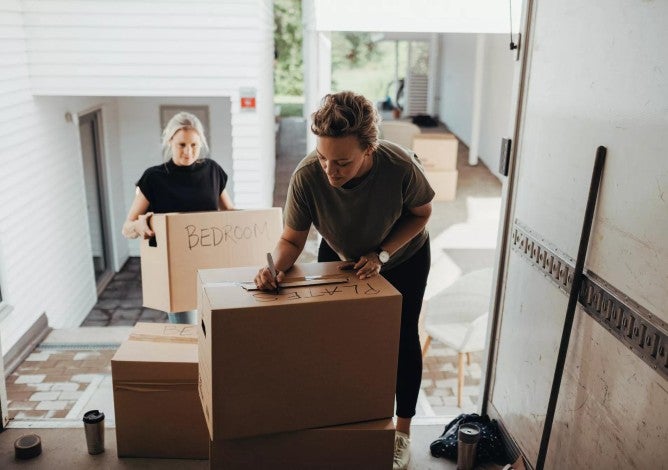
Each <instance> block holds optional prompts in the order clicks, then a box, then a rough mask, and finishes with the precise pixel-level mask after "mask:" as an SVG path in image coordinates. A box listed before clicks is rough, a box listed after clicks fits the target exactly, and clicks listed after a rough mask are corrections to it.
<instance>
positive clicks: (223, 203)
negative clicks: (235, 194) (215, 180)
mask: <svg viewBox="0 0 668 470" xmlns="http://www.w3.org/2000/svg"><path fill="white" fill-rule="evenodd" d="M218 209H220V210H221V211H231V210H234V203H233V202H232V198H231V197H230V195H229V194H227V190H226V189H223V192H222V193H220V199H219V200H218Z"/></svg>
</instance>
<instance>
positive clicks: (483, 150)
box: [438, 34, 515, 176]
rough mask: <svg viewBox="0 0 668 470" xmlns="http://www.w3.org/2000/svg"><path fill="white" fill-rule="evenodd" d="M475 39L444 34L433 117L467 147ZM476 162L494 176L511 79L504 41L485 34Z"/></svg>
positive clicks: (506, 118)
mask: <svg viewBox="0 0 668 470" xmlns="http://www.w3.org/2000/svg"><path fill="white" fill-rule="evenodd" d="M477 36H478V35H476V34H443V35H441V43H440V50H441V56H440V63H441V71H440V76H441V82H440V89H439V96H440V103H439V107H438V115H439V118H440V120H441V121H442V122H444V123H445V124H446V125H447V126H448V127H449V128H450V130H451V131H452V132H453V133H454V134H456V135H457V137H459V138H460V139H461V140H462V141H463V142H464V143H465V144H466V145H467V146H469V147H471V146H472V138H473V136H472V129H473V119H476V116H475V115H474V113H473V104H474V79H475V72H476V71H475V66H476V38H477ZM483 37H484V61H483V70H482V90H481V96H480V103H481V113H480V116H479V117H478V118H479V119H480V122H479V125H480V137H479V142H478V153H479V155H478V157H479V158H480V159H481V160H482V161H483V162H484V163H485V165H486V166H487V167H488V168H489V169H490V170H491V171H492V172H493V173H494V174H496V175H497V176H499V174H498V167H499V163H498V162H499V151H500V147H501V139H502V138H503V137H508V135H507V129H508V122H509V118H510V111H511V110H510V104H511V96H512V86H513V74H514V69H513V67H514V56H515V54H514V53H513V52H511V51H510V50H509V48H508V43H509V38H508V36H507V35H502V34H485V35H483Z"/></svg>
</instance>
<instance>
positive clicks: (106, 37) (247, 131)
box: [21, 0, 275, 208]
mask: <svg viewBox="0 0 668 470" xmlns="http://www.w3.org/2000/svg"><path fill="white" fill-rule="evenodd" d="M21 5H22V6H23V19H24V21H25V31H26V36H27V46H28V62H29V63H28V67H29V71H30V82H31V90H32V92H33V94H35V95H51V96H54V95H57V96H174V97H185V96H198V97H222V96H226V97H230V98H231V100H232V114H233V116H232V129H233V131H232V155H233V159H234V164H233V166H234V173H235V183H234V194H233V197H234V200H235V203H236V204H237V205H238V206H239V207H242V208H244V207H262V206H268V205H270V204H271V202H272V192H273V183H274V180H273V170H274V165H275V145H274V133H273V130H272V129H273V125H274V114H273V75H272V71H273V68H272V67H273V57H274V56H273V9H272V2H271V0H252V1H250V0H225V1H220V2H211V1H206V0H198V1H192V2H180V1H175V0H161V1H160V2H154V1H149V0H138V1H132V2H129V1H123V2H117V1H113V0H99V1H90V2H81V1H74V0H62V1H57V2H56V1H53V2H52V1H47V2H45V1H36V0H26V1H24V2H22V3H21ZM241 87H252V88H255V89H256V90H257V110H256V111H253V112H242V111H240V106H239V96H240V93H239V89H240V88H241Z"/></svg>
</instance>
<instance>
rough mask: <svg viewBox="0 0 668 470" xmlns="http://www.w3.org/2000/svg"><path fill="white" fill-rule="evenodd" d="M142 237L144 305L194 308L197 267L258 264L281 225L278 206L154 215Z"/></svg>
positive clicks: (165, 308) (168, 309) (176, 309)
mask: <svg viewBox="0 0 668 470" xmlns="http://www.w3.org/2000/svg"><path fill="white" fill-rule="evenodd" d="M151 225H152V227H153V231H154V233H155V238H153V239H151V240H142V241H141V249H140V251H141V273H142V293H143V305H144V306H145V307H149V308H154V309H157V310H163V311H165V312H182V311H186V310H194V309H195V308H196V307H197V270H198V269H204V268H223V267H234V266H250V265H253V264H258V265H259V264H262V263H264V262H265V260H266V254H267V252H270V251H272V250H273V249H274V247H275V246H276V242H277V241H278V239H279V238H280V236H281V232H282V230H283V224H282V215H281V209H280V208H278V207H275V208H271V209H262V210H244V211H216V212H190V213H171V214H155V215H153V217H152V218H151Z"/></svg>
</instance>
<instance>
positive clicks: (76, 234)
mask: <svg viewBox="0 0 668 470" xmlns="http://www.w3.org/2000/svg"><path fill="white" fill-rule="evenodd" d="M22 21H23V20H22V15H21V10H20V4H19V3H17V2H3V3H2V4H1V5H0V30H2V31H3V39H2V40H1V41H0V42H1V46H0V77H1V78H2V80H0V141H2V142H3V144H2V146H0V181H1V182H2V184H0V282H2V295H3V299H4V302H5V303H6V304H8V305H10V306H11V307H12V308H13V310H12V311H11V313H10V314H9V316H7V317H6V318H5V319H4V320H2V323H1V324H0V335H1V338H2V348H3V351H2V352H3V354H4V353H6V352H7V351H8V350H9V349H10V348H11V347H12V346H13V345H14V344H15V343H16V342H17V341H18V340H19V338H20V337H21V335H23V334H24V333H25V332H26V331H27V330H28V328H30V326H31V325H32V324H33V322H34V321H35V320H36V319H37V317H38V316H39V315H40V314H41V313H42V312H46V314H47V316H48V318H49V323H50V324H51V326H53V327H64V326H73V325H74V324H76V323H77V322H78V321H80V320H81V319H82V318H83V316H85V314H86V313H87V312H88V310H89V309H90V307H92V305H93V304H94V302H95V297H96V295H95V280H94V275H93V266H92V262H91V249H90V238H89V236H88V222H87V216H86V204H85V192H84V185H83V167H82V161H81V154H80V150H79V140H78V126H77V124H76V119H75V120H74V121H73V122H67V121H66V120H65V113H66V112H67V111H71V112H73V113H74V114H75V115H76V113H77V112H78V111H79V110H83V109H87V108H90V107H91V106H93V105H95V104H99V100H95V99H86V98H78V99H77V101H76V102H74V101H70V102H69V103H68V105H67V106H65V104H64V103H63V102H62V100H53V99H35V98H33V96H32V95H31V93H30V89H29V81H28V79H29V70H28V60H27V55H26V45H25V40H24V30H23V23H22Z"/></svg>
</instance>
